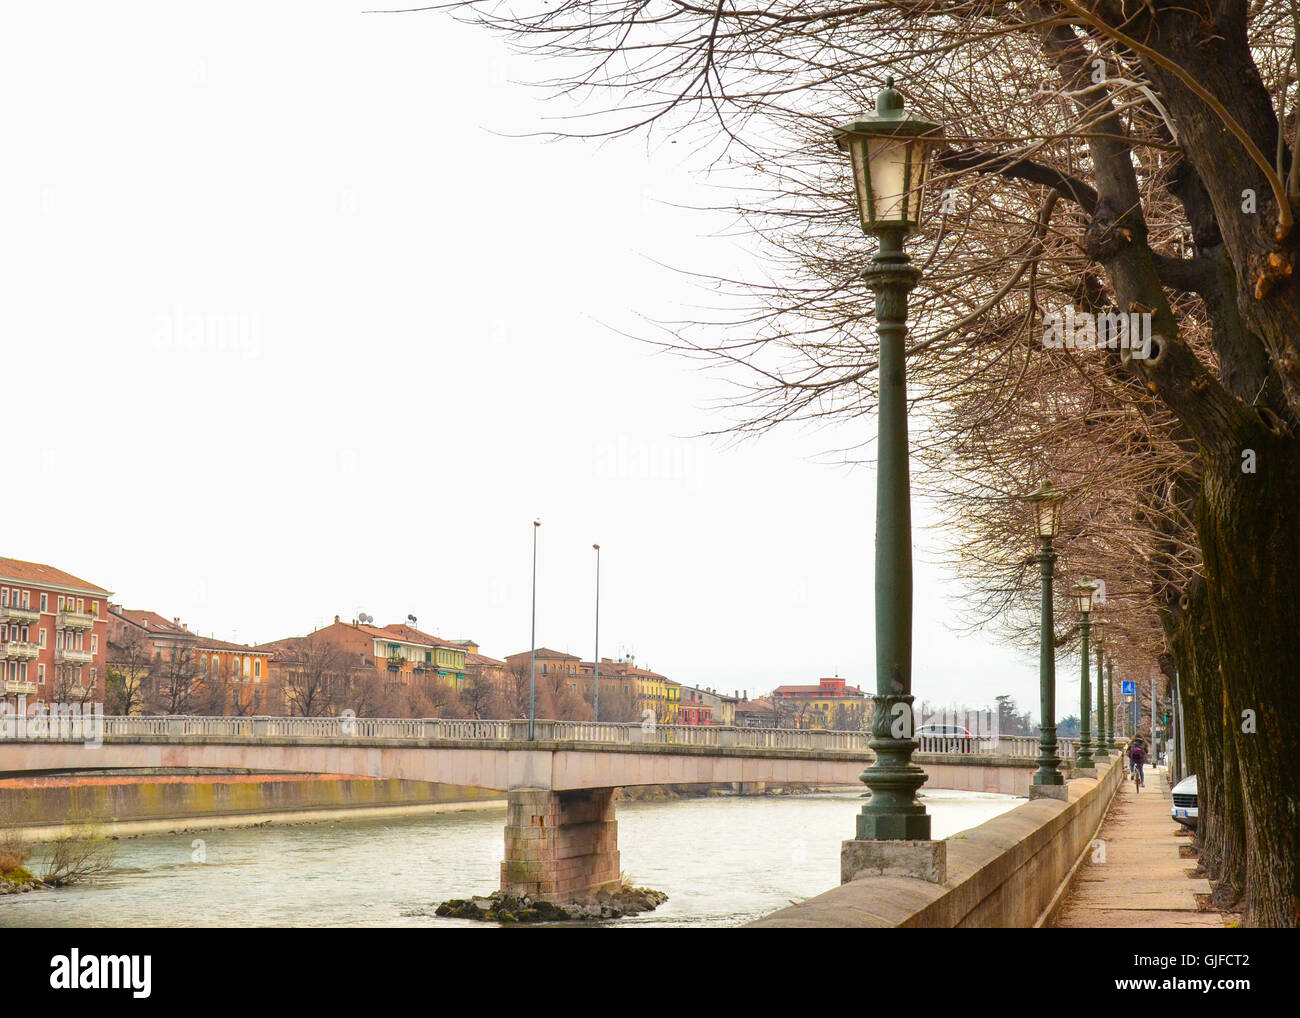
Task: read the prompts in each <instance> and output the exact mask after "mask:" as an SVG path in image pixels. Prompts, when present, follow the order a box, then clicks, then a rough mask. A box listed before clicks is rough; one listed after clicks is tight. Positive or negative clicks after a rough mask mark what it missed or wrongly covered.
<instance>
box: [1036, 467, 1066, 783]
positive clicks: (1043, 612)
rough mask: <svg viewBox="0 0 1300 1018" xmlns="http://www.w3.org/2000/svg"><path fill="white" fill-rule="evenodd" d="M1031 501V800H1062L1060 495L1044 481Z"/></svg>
mask: <svg viewBox="0 0 1300 1018" xmlns="http://www.w3.org/2000/svg"><path fill="white" fill-rule="evenodd" d="M1029 499H1030V501H1031V502H1032V503H1033V506H1034V513H1035V523H1036V530H1037V533H1038V553H1037V554H1036V555H1035V556H1034V559H1035V561H1037V563H1038V567H1039V581H1040V599H1039V620H1038V695H1039V719H1040V720H1039V725H1038V730H1039V736H1038V770H1036V771H1035V772H1034V778H1033V782H1032V784H1031V785H1030V788H1029V797H1030V798H1031V799H1032V798H1035V797H1036V793H1037V795H1039V796H1041V795H1046V796H1048V797H1050V798H1059V796H1060V792H1061V791H1064V788H1065V779H1064V777H1062V775H1061V771H1060V764H1061V757H1060V755H1059V754H1058V753H1057V743H1056V629H1055V618H1054V613H1053V610H1052V571H1053V563H1055V562H1056V552H1055V551H1054V550H1053V549H1052V540H1053V538H1055V537H1056V535H1057V533H1058V532H1059V531H1060V526H1061V493H1060V492H1059V491H1056V490H1055V489H1054V488H1053V487H1052V482H1051V481H1044V482H1043V483H1042V485H1041V486H1040V487H1039V488H1038V490H1037V491H1035V492H1034V493H1033V494H1032V495H1030V496H1029ZM1058 790H1059V791H1058Z"/></svg>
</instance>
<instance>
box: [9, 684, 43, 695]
mask: <svg viewBox="0 0 1300 1018" xmlns="http://www.w3.org/2000/svg"><path fill="white" fill-rule="evenodd" d="M5 692H6V693H17V694H18V695H19V696H24V695H26V696H33V695H35V693H36V683H35V682H18V681H17V680H6V681H5Z"/></svg>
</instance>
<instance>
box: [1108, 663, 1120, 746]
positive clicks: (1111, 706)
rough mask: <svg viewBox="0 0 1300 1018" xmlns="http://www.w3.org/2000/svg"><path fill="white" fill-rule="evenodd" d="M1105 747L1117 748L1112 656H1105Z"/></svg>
mask: <svg viewBox="0 0 1300 1018" xmlns="http://www.w3.org/2000/svg"><path fill="white" fill-rule="evenodd" d="M1112 653H1113V651H1112ZM1106 748H1107V749H1119V746H1118V745H1117V744H1116V742H1115V659H1114V658H1113V657H1108V658H1106Z"/></svg>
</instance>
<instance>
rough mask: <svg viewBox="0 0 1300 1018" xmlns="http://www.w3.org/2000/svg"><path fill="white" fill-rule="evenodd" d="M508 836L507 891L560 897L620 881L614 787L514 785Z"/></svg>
mask: <svg viewBox="0 0 1300 1018" xmlns="http://www.w3.org/2000/svg"><path fill="white" fill-rule="evenodd" d="M505 836H506V851H505V861H504V862H502V864H501V890H502V891H503V892H506V893H509V894H515V895H520V896H523V895H530V896H531V897H534V898H545V899H547V900H550V901H557V900H570V899H575V898H585V897H589V896H590V895H593V894H595V893H596V892H597V891H613V890H615V889H617V888H618V886H619V884H620V872H619V853H618V822H617V821H616V820H615V819H614V789H613V788H588V789H582V790H580V791H573V792H552V791H548V790H543V789H532V788H519V789H512V790H511V791H510V793H509V805H508V808H507V814H506V835H505Z"/></svg>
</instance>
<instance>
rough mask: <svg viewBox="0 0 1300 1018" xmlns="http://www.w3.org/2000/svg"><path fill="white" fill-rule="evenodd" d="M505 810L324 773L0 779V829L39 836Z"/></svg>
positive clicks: (445, 790) (417, 787)
mask: <svg viewBox="0 0 1300 1018" xmlns="http://www.w3.org/2000/svg"><path fill="white" fill-rule="evenodd" d="M489 804H495V805H502V806H503V805H504V804H505V801H504V793H503V792H501V791H497V790H493V789H485V788H470V787H466V786H461V785H449V784H435V783H431V782H426V781H408V780H403V779H398V778H387V779H386V778H357V777H353V776H349V775H329V774H302V775H299V774H240V775H229V774H223V775H217V774H186V775H178V774H153V775H131V776H124V775H99V776H88V775H71V776H26V777H21V778H6V779H2V780H0V826H4V827H21V828H24V829H26V830H29V831H32V832H35V833H39V832H40V829H41V828H52V829H57V828H59V827H61V826H62V825H64V824H67V823H69V822H80V821H88V822H93V823H96V824H106V825H115V826H116V825H122V826H124V827H129V826H130V825H142V826H148V827H150V828H156V827H157V824H156V823H153V822H157V821H177V820H191V819H193V820H204V821H211V820H213V819H224V820H232V821H233V820H236V819H238V818H252V819H256V820H258V821H261V820H267V819H271V820H274V819H275V818H276V817H290V816H291V817H292V818H293V819H294V820H295V821H298V820H303V819H309V818H310V815H311V814H313V813H317V812H319V813H322V814H326V813H341V814H346V813H347V812H348V811H358V813H359V814H361V813H369V812H372V811H375V810H379V809H384V810H388V811H393V810H397V811H401V810H409V811H418V810H419V809H420V808H427V809H430V810H433V809H436V808H439V807H452V808H454V807H456V806H458V805H461V806H465V807H466V808H469V807H473V806H477V805H489Z"/></svg>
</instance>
